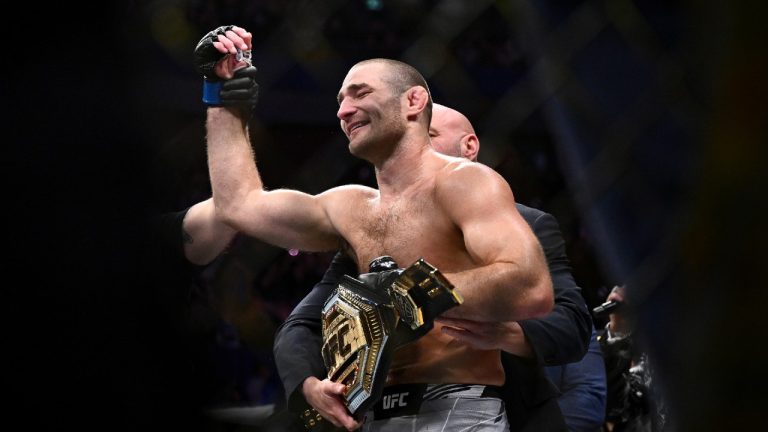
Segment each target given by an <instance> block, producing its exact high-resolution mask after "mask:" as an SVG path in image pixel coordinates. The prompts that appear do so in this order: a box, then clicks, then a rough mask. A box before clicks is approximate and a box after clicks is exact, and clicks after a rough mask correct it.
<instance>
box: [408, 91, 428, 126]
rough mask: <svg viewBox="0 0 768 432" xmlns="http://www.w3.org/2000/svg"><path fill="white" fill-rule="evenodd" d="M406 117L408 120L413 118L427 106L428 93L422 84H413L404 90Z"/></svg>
mask: <svg viewBox="0 0 768 432" xmlns="http://www.w3.org/2000/svg"><path fill="white" fill-rule="evenodd" d="M405 95H406V98H405V99H406V104H407V107H406V114H405V115H406V118H407V119H408V120H415V119H416V117H417V116H418V115H419V114H420V113H422V112H423V111H424V110H425V109H426V108H427V103H429V93H427V89H425V88H424V87H422V86H413V87H411V88H409V89H408V90H407V91H406V92H405Z"/></svg>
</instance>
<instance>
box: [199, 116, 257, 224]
mask: <svg viewBox="0 0 768 432" xmlns="http://www.w3.org/2000/svg"><path fill="white" fill-rule="evenodd" d="M206 127H207V140H208V170H209V172H210V177H211V187H212V189H213V201H214V204H215V206H216V212H217V216H218V217H220V218H221V220H222V221H224V222H225V223H227V224H229V225H231V226H233V227H234V228H236V229H238V228H242V227H239V226H238V223H237V221H238V220H239V219H240V213H241V212H242V206H241V204H242V203H243V202H245V198H246V196H247V195H248V193H249V192H251V191H254V190H256V191H258V190H261V189H262V183H261V179H260V177H259V173H258V170H257V169H256V164H255V162H254V154H253V150H252V148H251V144H250V141H249V139H248V124H247V121H246V119H245V118H244V116H243V115H242V113H241V112H240V111H239V110H237V109H231V108H221V107H210V108H208V120H207V123H206Z"/></svg>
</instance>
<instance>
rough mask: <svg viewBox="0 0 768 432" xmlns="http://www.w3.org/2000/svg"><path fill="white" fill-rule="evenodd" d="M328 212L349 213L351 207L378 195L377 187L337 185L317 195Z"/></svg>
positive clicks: (364, 202)
mask: <svg viewBox="0 0 768 432" xmlns="http://www.w3.org/2000/svg"><path fill="white" fill-rule="evenodd" d="M318 197H319V198H320V199H321V200H322V201H323V207H324V208H325V209H326V212H328V213H329V214H331V215H333V214H337V213H338V212H341V213H349V211H350V210H351V209H353V208H357V207H359V206H363V205H365V204H366V203H368V202H370V201H371V200H373V199H376V198H378V197H379V191H378V189H373V188H370V187H367V186H361V185H344V186H337V187H335V188H332V189H328V190H327V191H325V192H323V193H321V194H320V195H318Z"/></svg>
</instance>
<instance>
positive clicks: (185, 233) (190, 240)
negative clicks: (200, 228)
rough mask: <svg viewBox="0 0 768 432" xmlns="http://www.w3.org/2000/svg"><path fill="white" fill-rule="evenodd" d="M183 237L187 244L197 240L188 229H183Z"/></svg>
mask: <svg viewBox="0 0 768 432" xmlns="http://www.w3.org/2000/svg"><path fill="white" fill-rule="evenodd" d="M181 237H182V239H183V240H184V243H185V244H192V243H194V242H195V240H194V239H193V238H192V236H191V235H189V233H188V232H187V230H181Z"/></svg>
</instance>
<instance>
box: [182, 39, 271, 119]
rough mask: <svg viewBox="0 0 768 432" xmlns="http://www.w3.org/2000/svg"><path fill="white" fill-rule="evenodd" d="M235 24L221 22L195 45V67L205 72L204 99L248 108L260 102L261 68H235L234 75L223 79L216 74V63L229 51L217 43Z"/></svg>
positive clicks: (200, 71) (217, 104)
mask: <svg viewBox="0 0 768 432" xmlns="http://www.w3.org/2000/svg"><path fill="white" fill-rule="evenodd" d="M232 27H234V26H231V25H229V26H221V27H219V28H217V29H215V30H213V31H211V32H208V33H207V34H206V35H205V36H203V38H202V39H200V42H198V44H197V47H195V53H194V59H195V60H194V62H195V69H197V71H198V72H199V73H200V74H202V75H203V78H204V82H203V102H205V104H206V105H208V106H228V107H240V108H246V109H248V110H251V109H253V107H254V106H256V102H258V98H259V85H258V83H257V82H256V72H257V69H256V68H255V67H254V66H252V65H249V66H248V67H245V68H241V69H238V70H237V71H235V73H234V76H233V77H232V79H229V80H222V79H221V78H219V76H218V75H216V64H217V63H218V62H219V61H221V60H222V59H223V58H224V57H225V56H227V54H226V53H222V52H220V51H219V50H217V49H216V48H215V47H214V46H213V43H214V42H217V41H218V40H219V39H218V36H219V35H223V34H225V33H226V32H227V31H228V30H231V29H232Z"/></svg>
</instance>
